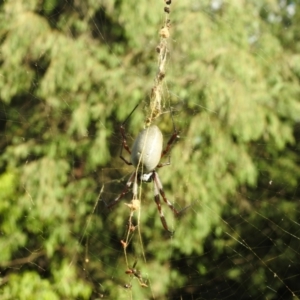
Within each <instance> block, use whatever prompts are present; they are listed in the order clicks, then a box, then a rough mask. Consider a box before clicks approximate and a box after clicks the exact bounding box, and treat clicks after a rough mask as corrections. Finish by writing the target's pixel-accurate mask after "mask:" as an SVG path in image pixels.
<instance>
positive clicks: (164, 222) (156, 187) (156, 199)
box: [153, 172, 174, 235]
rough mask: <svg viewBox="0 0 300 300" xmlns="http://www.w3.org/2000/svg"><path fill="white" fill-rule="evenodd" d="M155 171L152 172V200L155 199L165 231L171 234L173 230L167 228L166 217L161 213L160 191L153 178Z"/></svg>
mask: <svg viewBox="0 0 300 300" xmlns="http://www.w3.org/2000/svg"><path fill="white" fill-rule="evenodd" d="M155 173H156V172H153V185H154V200H155V203H156V205H157V209H158V212H159V216H160V220H161V223H162V225H163V227H164V229H165V230H166V231H168V232H169V233H170V234H171V235H172V234H173V233H174V231H171V230H169V227H168V225H167V221H166V218H165V216H164V213H163V211H162V208H161V202H160V198H159V193H160V191H159V187H158V185H157V182H156V180H155Z"/></svg>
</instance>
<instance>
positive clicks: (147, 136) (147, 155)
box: [131, 125, 163, 173]
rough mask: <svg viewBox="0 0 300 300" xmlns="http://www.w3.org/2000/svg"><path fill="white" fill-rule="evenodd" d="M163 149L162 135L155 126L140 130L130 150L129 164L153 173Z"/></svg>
mask: <svg viewBox="0 0 300 300" xmlns="http://www.w3.org/2000/svg"><path fill="white" fill-rule="evenodd" d="M162 147H163V135H162V133H161V131H160V129H159V128H158V127H157V126H156V125H151V126H150V127H147V128H146V129H144V130H142V131H141V132H140V133H139V135H138V136H137V138H136V139H135V141H134V143H133V146H132V150H131V162H132V164H133V165H134V166H135V167H139V168H142V169H143V173H145V172H150V171H153V170H154V169H155V168H156V167H157V165H158V164H159V161H160V158H161V153H162Z"/></svg>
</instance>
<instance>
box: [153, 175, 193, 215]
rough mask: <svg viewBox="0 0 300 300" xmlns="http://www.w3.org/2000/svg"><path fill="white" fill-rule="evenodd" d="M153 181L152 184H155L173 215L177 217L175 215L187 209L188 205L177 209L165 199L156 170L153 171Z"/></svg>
mask: <svg viewBox="0 0 300 300" xmlns="http://www.w3.org/2000/svg"><path fill="white" fill-rule="evenodd" d="M153 181H154V184H155V185H156V188H157V190H158V191H159V193H160V194H161V196H162V198H163V199H164V201H165V203H167V204H168V206H169V208H170V209H171V210H172V211H173V213H174V215H175V216H176V217H177V216H180V215H181V214H182V213H183V212H185V211H186V209H188V208H189V207H190V205H189V206H186V207H185V208H183V209H182V210H180V211H178V210H177V209H176V208H175V207H174V206H173V205H172V203H171V202H170V201H169V200H168V199H167V197H166V194H165V192H164V190H163V186H162V184H161V181H160V179H159V176H158V174H157V172H155V171H154V172H153Z"/></svg>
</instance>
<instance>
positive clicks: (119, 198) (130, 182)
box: [103, 171, 136, 208]
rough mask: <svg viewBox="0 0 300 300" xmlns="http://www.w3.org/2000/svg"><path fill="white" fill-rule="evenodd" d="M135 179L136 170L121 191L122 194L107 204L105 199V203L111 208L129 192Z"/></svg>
mask: <svg viewBox="0 0 300 300" xmlns="http://www.w3.org/2000/svg"><path fill="white" fill-rule="evenodd" d="M135 180H136V171H134V172H133V173H132V174H131V175H130V177H129V179H128V181H127V182H126V186H125V188H124V190H123V191H122V192H121V194H120V195H119V196H118V197H117V198H116V199H115V200H113V201H111V202H110V203H108V204H106V203H105V201H103V202H104V203H105V205H106V207H107V208H111V207H113V206H115V205H116V204H117V203H118V202H119V201H120V200H121V199H122V198H123V197H124V196H125V195H126V194H127V193H128V192H129V188H130V186H131V185H132V183H133V182H134V181H135Z"/></svg>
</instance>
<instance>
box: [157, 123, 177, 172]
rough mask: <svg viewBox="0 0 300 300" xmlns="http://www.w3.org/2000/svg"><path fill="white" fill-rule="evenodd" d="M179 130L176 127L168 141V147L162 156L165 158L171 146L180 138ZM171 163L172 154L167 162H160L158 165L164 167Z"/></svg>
mask: <svg viewBox="0 0 300 300" xmlns="http://www.w3.org/2000/svg"><path fill="white" fill-rule="evenodd" d="M178 133H179V131H178V130H177V129H174V133H173V134H172V136H171V137H170V139H169V141H168V143H167V146H166V148H165V149H164V150H163V152H162V153H161V157H160V158H163V157H164V156H165V155H167V154H168V153H169V152H170V150H171V147H172V145H173V144H174V143H175V142H176V140H177V139H178V138H179V135H178ZM170 164H171V160H170V156H169V160H168V161H167V162H164V163H160V164H158V165H157V168H161V167H164V166H168V165H170Z"/></svg>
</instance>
